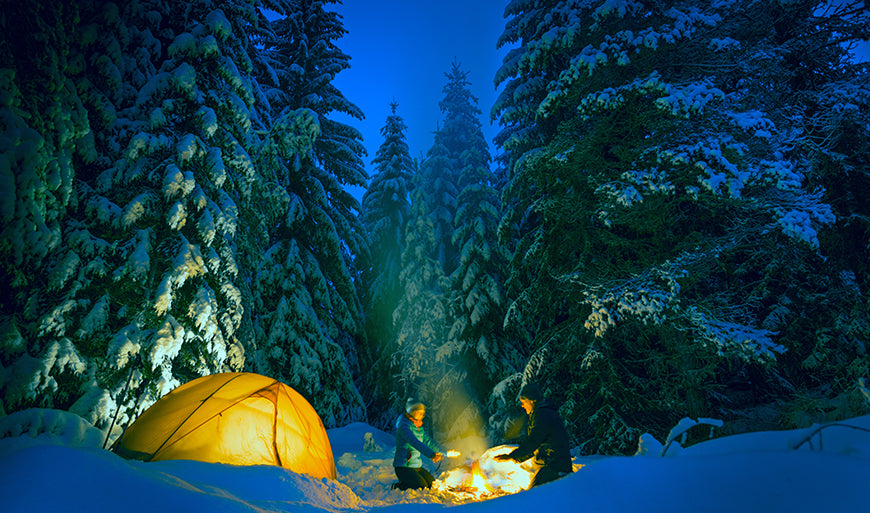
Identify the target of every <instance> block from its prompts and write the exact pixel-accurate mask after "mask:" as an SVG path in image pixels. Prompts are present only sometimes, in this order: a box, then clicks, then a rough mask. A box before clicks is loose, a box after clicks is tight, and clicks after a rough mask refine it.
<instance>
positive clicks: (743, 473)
mask: <svg viewBox="0 0 870 513" xmlns="http://www.w3.org/2000/svg"><path fill="white" fill-rule="evenodd" d="M704 422H707V423H713V424H715V422H714V421H710V420H709V419H708V420H702V419H698V421H692V420H690V419H684V421H683V422H681V423H680V424H679V425H678V426H676V427H675V428H674V430H673V431H672V433H671V438H672V439H674V440H671V441H670V444H668V443H667V442H668V441H667V440H666V441H665V446H666V447H667V451H666V452H665V456H663V457H662V456H661V453H662V450H663V446H662V444H661V443H659V442H658V441H656V440H654V439H653V438H652V437H650V436H649V435H644V436H643V437H641V440H640V443H639V444H638V452H637V454H636V455H635V456H631V457H579V458H575V460H574V463H575V469H577V470H576V471H575V472H574V473H573V474H571V475H569V476H567V477H565V478H563V479H561V480H559V481H555V482H552V483H548V484H546V485H543V486H540V487H537V488H534V489H531V490H525V491H519V492H518V493H503V494H492V495H493V496H494V497H495V498H493V499H490V500H479V498H478V495H479V494H470V495H469V494H467V495H465V496H461V495H459V494H457V493H451V492H449V491H448V492H444V491H439V490H435V491H419V490H408V491H405V492H400V491H398V490H391V488H390V485H391V484H392V483H393V481H394V480H395V476H394V474H393V469H392V454H393V451H394V450H395V448H394V446H393V437H392V435H390V434H388V433H385V432H382V431H379V430H377V429H374V428H372V427H370V426H368V425H365V424H362V423H353V424H350V425H347V426H344V427H341V428H336V429H332V430H329V432H328V434H329V438H330V442H331V444H332V449H333V453H334V454H335V455H336V456H335V457H336V465H337V467H338V478H337V479H336V480H334V481H332V480H329V479H321V480H318V479H313V478H310V477H308V476H306V475H302V474H296V473H294V472H291V471H289V470H286V469H283V468H280V467H274V466H266V465H259V466H249V467H245V466H233V465H226V464H215V463H202V462H198V461H189V460H175V461H160V462H152V463H145V462H140V461H128V460H124V459H122V458H121V457H119V456H117V455H115V454H113V453H111V452H109V451H106V450H103V449H102V448H101V446H102V443H103V438H104V433H103V432H101V431H99V430H97V429H96V428H94V427H92V426H91V425H90V424H88V423H87V422H85V421H84V420H82V419H81V418H80V417H77V416H76V415H74V414H71V413H69V412H63V411H58V410H40V409H33V410H25V411H22V412H17V413H14V414H12V415H9V416H7V417H4V418H3V419H0V477H2V479H0V509H2V511H4V512H5V513H33V512H50V513H60V512H78V511H81V512H94V513H99V512H117V511H124V512H128V513H137V512H142V513H145V512H148V513H153V512H154V511H160V512H161V513H171V512H193V511H200V512H206V511H207V512H218V511H220V512H225V513H235V512H271V513H322V512H330V513H351V512H372V513H375V512H380V511H389V512H391V513H410V512H419V511H433V510H437V509H442V508H445V507H459V508H462V509H463V510H464V511H468V512H469V513H490V512H491V513H501V512H503V511H532V510H535V511H540V510H552V511H556V510H559V511H595V512H599V513H600V512H607V511H619V512H635V511H636V512H658V511H661V512H669V513H681V512H685V513H689V512H691V513H695V512H708V513H709V512H722V513H736V512H764V513H771V512H783V513H798V512H811V513H813V512H819V513H831V512H843V513H861V512H863V511H866V510H867V496H866V486H867V483H868V480H870V433H868V430H870V416H864V417H859V418H855V419H851V420H848V421H844V422H841V423H837V424H833V425H826V426H824V427H822V426H812V427H809V428H806V429H800V430H794V431H780V432H759V433H749V434H742V435H735V436H729V437H722V438H716V439H713V440H708V441H706V442H702V443H699V444H696V445H693V446H689V447H685V448H683V447H681V446H680V444H679V439H680V437H681V435H682V434H683V433H684V432H685V431H686V430H688V429H691V428H692V427H693V426H696V425H698V424H699V423H704ZM708 427H709V426H706V425H701V426H698V427H697V428H696V429H707V428H708ZM505 450H507V448H505V447H501V448H493V449H491V452H490V454H489V455H492V454H496V453H498V452H500V451H505ZM473 463H474V462H471V463H468V462H466V461H459V462H458V463H456V466H453V467H451V469H450V470H445V468H447V467H446V466H445V467H442V468H440V469H438V468H436V467H430V470H433V471H434V472H435V475H436V477H438V478H439V481H438V482H436V488H439V487H440V488H442V489H447V490H449V489H450V488H451V487H452V488H454V489H455V488H456V485H457V484H460V481H459V479H460V478H463V477H464V476H465V473H466V470H464V469H465V468H466V467H464V466H466V465H472V464H473ZM501 465H507V466H510V465H514V466H513V467H507V466H501ZM515 465H516V464H514V463H510V462H505V463H502V462H496V461H494V460H491V459H490V458H489V457H487V455H483V456H482V457H481V458H479V467H480V469H481V471H482V474H483V475H484V476H485V477H486V478H487V479H488V481H489V483H490V484H491V485H492V486H493V487H497V486H502V485H504V482H505V479H506V478H507V477H508V472H526V470H523V469H520V468H517V467H516V466H515ZM451 480H453V482H451Z"/></svg>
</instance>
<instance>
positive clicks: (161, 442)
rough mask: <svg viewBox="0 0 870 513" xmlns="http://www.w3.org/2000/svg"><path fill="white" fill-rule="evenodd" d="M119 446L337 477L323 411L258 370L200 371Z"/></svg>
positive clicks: (121, 450)
mask: <svg viewBox="0 0 870 513" xmlns="http://www.w3.org/2000/svg"><path fill="white" fill-rule="evenodd" d="M116 452H117V453H118V454H120V455H121V456H123V457H125V458H130V459H139V460H143V461H159V460H177V459H187V460H197V461H205V462H210V463H230V464H234V465H277V466H281V467H284V468H287V469H290V470H292V471H294V472H297V473H300V474H308V475H310V476H312V477H315V478H323V477H327V478H329V479H335V475H336V474H335V461H334V459H333V456H332V448H331V446H330V443H329V438H328V437H327V435H326V429H325V428H324V426H323V421H322V420H321V419H320V416H319V415H318V414H317V412H316V411H315V410H314V408H313V407H312V406H311V404H310V403H309V402H308V401H306V400H305V398H304V397H302V396H301V395H300V394H299V393H298V392H296V391H295V390H293V389H292V388H290V387H289V386H287V385H285V384H283V383H281V382H279V381H277V380H274V379H272V378H267V377H265V376H261V375H259V374H253V373H245V372H233V373H222V374H212V375H210V376H203V377H201V378H198V379H195V380H193V381H190V382H188V383H185V384H184V385H181V386H180V387H178V388H176V389H175V390H173V391H171V392H170V393H168V394H166V395H165V396H164V397H162V398H161V399H160V400H159V401H157V402H156V403H154V404H153V405H152V406H151V407H150V408H148V409H147V410H146V411H145V412H144V413H143V414H142V415H140V416H139V418H137V419H136V421H135V422H134V423H133V424H132V425H131V426H130V427H129V428H128V429H127V431H126V432H125V433H124V435H123V436H122V437H121V439H120V440H119V442H118V445H117V448H116Z"/></svg>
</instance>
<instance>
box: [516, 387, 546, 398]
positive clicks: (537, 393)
mask: <svg viewBox="0 0 870 513" xmlns="http://www.w3.org/2000/svg"><path fill="white" fill-rule="evenodd" d="M520 397H525V398H526V399H528V400H530V401H540V400H541V398H542V397H543V394H541V387H539V386H538V385H536V384H535V383H526V386H524V387H523V389H522V390H520Z"/></svg>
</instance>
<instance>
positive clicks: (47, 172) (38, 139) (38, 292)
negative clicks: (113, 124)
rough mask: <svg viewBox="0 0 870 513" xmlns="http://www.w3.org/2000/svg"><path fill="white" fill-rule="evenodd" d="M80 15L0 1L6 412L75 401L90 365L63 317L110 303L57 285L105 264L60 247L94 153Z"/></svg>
mask: <svg viewBox="0 0 870 513" xmlns="http://www.w3.org/2000/svg"><path fill="white" fill-rule="evenodd" d="M80 19H81V18H80V9H79V6H78V5H74V4H69V3H67V2H60V1H58V2H4V3H3V7H2V9H0V30H2V36H0V205H2V207H0V208H2V213H0V415H3V414H5V413H9V412H11V411H14V410H17V409H21V408H24V407H27V406H30V405H40V406H55V405H58V406H60V407H68V406H69V405H70V404H72V402H73V401H75V400H76V399H77V397H78V395H79V393H80V392H79V388H78V386H77V385H79V384H80V383H81V381H82V380H83V378H82V377H81V376H82V374H83V373H84V372H85V371H86V369H87V368H88V365H87V362H86V356H84V355H82V354H81V352H80V351H79V350H77V348H76V347H75V346H74V344H73V341H72V339H71V335H72V333H73V331H72V330H67V329H66V328H67V326H66V323H67V317H68V315H69V312H71V311H76V310H79V311H80V310H82V309H84V308H86V307H87V306H90V308H91V310H92V311H95V312H100V310H101V308H105V305H104V304H103V305H102V306H100V302H99V301H88V304H82V303H81V302H79V301H77V299H78V298H76V297H74V296H73V295H72V294H69V293H63V292H62V291H60V290H59V289H61V288H62V287H63V285H64V284H66V283H67V282H68V281H69V279H70V277H71V275H74V274H77V273H79V272H80V269H81V268H82V267H84V266H94V265H99V263H98V262H93V261H88V260H84V261H83V259H82V257H81V256H80V255H79V254H78V253H77V252H74V251H71V250H67V249H65V248H64V247H63V246H64V224H65V222H66V218H67V213H68V211H69V210H75V209H76V207H77V203H78V197H77V191H76V185H75V180H74V178H75V177H74V175H75V172H74V166H75V165H76V163H80V162H84V163H91V162H93V160H94V159H95V158H96V152H95V148H94V140H93V133H92V132H91V126H90V123H89V120H88V115H87V112H86V109H85V108H84V106H83V105H82V97H81V94H80V93H79V91H78V90H77V87H76V80H75V76H76V75H80V74H81V72H82V70H83V67H84V64H85V63H84V59H83V56H82V55H81V50H80V46H81V45H80V42H79V38H78V33H77V32H78V31H77V26H78V21H79V20H80ZM94 299H96V300H99V296H97V297H96V298H94ZM98 306H99V308H98ZM100 317H101V315H99V314H98V313H95V314H94V315H93V316H92V317H91V318H92V319H94V320H96V319H99V318H100ZM68 331H69V333H68Z"/></svg>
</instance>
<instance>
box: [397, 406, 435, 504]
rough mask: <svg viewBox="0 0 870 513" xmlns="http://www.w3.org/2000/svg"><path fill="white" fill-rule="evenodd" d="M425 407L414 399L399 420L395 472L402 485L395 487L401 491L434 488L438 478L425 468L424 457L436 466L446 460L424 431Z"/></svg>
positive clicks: (398, 484)
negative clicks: (434, 482)
mask: <svg viewBox="0 0 870 513" xmlns="http://www.w3.org/2000/svg"><path fill="white" fill-rule="evenodd" d="M425 416H426V406H425V405H424V404H423V403H421V402H420V401H418V400H416V399H414V398H413V397H412V398H410V399H408V401H407V403H406V405H405V413H403V414H402V415H399V418H398V419H396V455H395V456H394V457H393V469H394V470H395V471H396V477H397V478H398V479H399V482H398V483H396V484H395V485H393V486H394V487H395V488H398V489H399V490H408V489H413V488H431V487H432V482H433V481H435V478H434V477H432V474H430V473H429V471H428V470H426V469H425V468H423V458H422V457H421V455H423V456H426V457H427V458H431V459H432V461H434V462H435V463H437V462H439V461H441V459H442V458H443V456H442V454H441V448H440V447H439V446H438V444H437V443H435V440H433V439H432V438H431V437H430V436H429V435H427V434H426V432H425V431H424V430H423V418H424V417H425Z"/></svg>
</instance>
